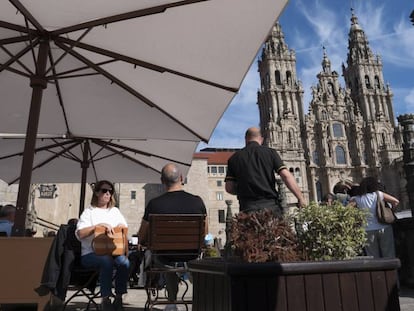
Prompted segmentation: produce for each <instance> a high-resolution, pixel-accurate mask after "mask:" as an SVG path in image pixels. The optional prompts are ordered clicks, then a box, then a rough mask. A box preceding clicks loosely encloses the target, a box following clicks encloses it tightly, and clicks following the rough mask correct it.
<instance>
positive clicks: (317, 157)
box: [313, 150, 319, 165]
mask: <svg viewBox="0 0 414 311" xmlns="http://www.w3.org/2000/svg"><path fill="white" fill-rule="evenodd" d="M313 163H315V164H316V165H319V154H318V151H316V150H315V151H313Z"/></svg>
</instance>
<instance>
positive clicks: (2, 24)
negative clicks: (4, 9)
mask: <svg viewBox="0 0 414 311" xmlns="http://www.w3.org/2000/svg"><path fill="white" fill-rule="evenodd" d="M0 27H1V28H6V29H10V30H15V31H18V32H22V33H27V34H35V35H38V32H37V31H36V30H33V29H30V28H26V27H23V26H20V25H16V24H12V23H8V22H5V21H0Z"/></svg>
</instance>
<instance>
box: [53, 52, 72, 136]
mask: <svg viewBox="0 0 414 311" xmlns="http://www.w3.org/2000/svg"><path fill="white" fill-rule="evenodd" d="M49 62H50V64H51V68H52V72H53V74H56V67H55V63H54V62H53V55H52V51H51V50H49ZM54 81H55V84H56V85H55V87H56V92H57V96H58V100H59V105H60V107H61V108H62V113H63V119H64V120H65V126H66V132H68V133H69V132H70V130H69V123H68V117H67V114H66V110H65V106H64V104H63V97H62V92H61V90H60V85H59V81H58V80H57V79H56V78H55V79H54Z"/></svg>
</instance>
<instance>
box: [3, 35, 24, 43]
mask: <svg viewBox="0 0 414 311" xmlns="http://www.w3.org/2000/svg"><path fill="white" fill-rule="evenodd" d="M29 39H30V36H29V35H24V36H18V37H10V38H5V39H0V45H6V44H12V43H19V42H24V41H29Z"/></svg>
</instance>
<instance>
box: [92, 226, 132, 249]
mask: <svg viewBox="0 0 414 311" xmlns="http://www.w3.org/2000/svg"><path fill="white" fill-rule="evenodd" d="M113 229H114V234H113V235H110V234H107V233H106V228H105V227H104V226H96V228H95V238H94V239H93V240H92V248H93V250H94V252H95V254H96V255H100V256H102V255H112V256H120V255H127V254H128V238H127V234H128V228H121V227H115V228H113Z"/></svg>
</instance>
